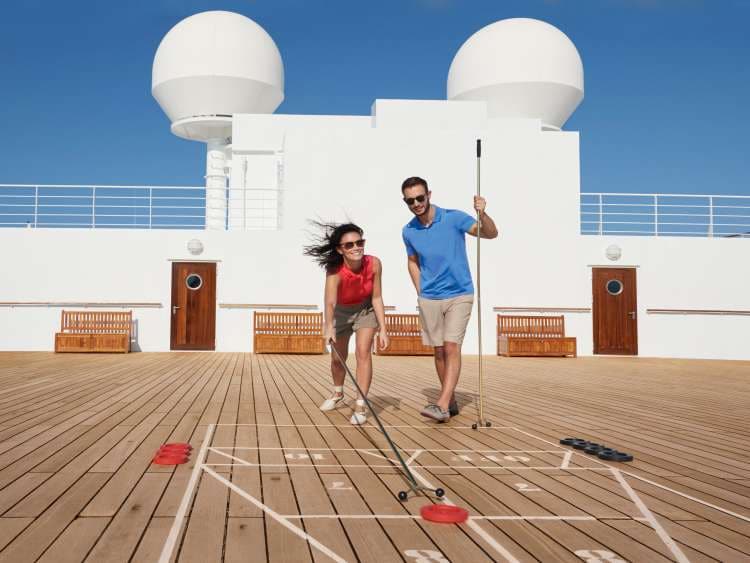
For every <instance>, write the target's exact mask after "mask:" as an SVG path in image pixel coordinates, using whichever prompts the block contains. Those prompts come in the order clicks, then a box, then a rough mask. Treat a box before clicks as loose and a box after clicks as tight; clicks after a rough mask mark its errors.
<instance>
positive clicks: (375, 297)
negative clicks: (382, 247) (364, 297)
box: [372, 257, 389, 349]
mask: <svg viewBox="0 0 750 563" xmlns="http://www.w3.org/2000/svg"><path fill="white" fill-rule="evenodd" d="M373 274H374V278H373V282H372V308H373V309H374V310H375V317H376V318H377V319H378V326H379V327H380V329H379V330H378V339H379V340H380V348H381V349H382V348H387V347H388V343H389V339H388V334H387V333H386V328H385V306H384V305H383V284H382V280H383V264H382V262H381V261H380V259H379V258H375V257H373Z"/></svg>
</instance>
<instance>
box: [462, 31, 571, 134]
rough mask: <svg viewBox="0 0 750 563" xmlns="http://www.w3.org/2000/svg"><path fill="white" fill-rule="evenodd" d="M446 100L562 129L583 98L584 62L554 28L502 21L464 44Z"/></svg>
mask: <svg viewBox="0 0 750 563" xmlns="http://www.w3.org/2000/svg"><path fill="white" fill-rule="evenodd" d="M448 99H449V100H474V101H485V102H487V111H488V115H489V116H490V117H521V118H535V119H541V121H542V126H543V127H544V128H545V129H560V127H562V125H563V124H564V123H565V122H566V121H567V119H568V118H569V117H570V116H571V114H572V113H573V111H575V109H576V107H578V104H580V103H581V100H582V99H583V63H582V62H581V57H580V55H579V54H578V50H577V49H576V47H575V45H574V44H573V42H572V41H571V40H570V39H568V36H567V35H565V34H564V33H563V32H562V31H560V30H559V29H557V28H556V27H554V26H552V25H550V24H548V23H546V22H543V21H539V20H535V19H529V18H512V19H507V20H500V21H497V22H495V23H493V24H490V25H488V26H486V27H483V28H482V29H480V30H479V31H477V32H476V33H475V34H474V35H472V36H471V37H469V39H468V40H467V41H466V42H465V43H464V44H463V45H461V48H460V49H459V50H458V52H457V53H456V56H455V57H454V58H453V62H452V63H451V67H450V70H449V71H448Z"/></svg>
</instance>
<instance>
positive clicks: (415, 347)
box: [375, 313, 434, 356]
mask: <svg viewBox="0 0 750 563" xmlns="http://www.w3.org/2000/svg"><path fill="white" fill-rule="evenodd" d="M385 330H386V333H387V334H388V337H389V338H390V340H391V344H390V346H388V348H387V349H385V350H379V349H378V347H377V342H376V343H375V353H376V354H377V355H378V356H432V355H433V353H434V351H433V348H432V346H425V345H424V344H422V331H421V328H420V325H419V315H414V314H408V315H406V314H397V313H386V315H385Z"/></svg>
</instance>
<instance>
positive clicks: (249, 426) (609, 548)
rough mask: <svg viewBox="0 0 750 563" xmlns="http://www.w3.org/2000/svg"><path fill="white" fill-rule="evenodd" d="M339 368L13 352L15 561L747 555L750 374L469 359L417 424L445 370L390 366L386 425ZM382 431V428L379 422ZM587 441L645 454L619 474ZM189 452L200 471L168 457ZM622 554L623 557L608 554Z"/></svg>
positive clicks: (1, 394) (232, 359) (654, 365)
mask: <svg viewBox="0 0 750 563" xmlns="http://www.w3.org/2000/svg"><path fill="white" fill-rule="evenodd" d="M328 362H329V358H328V356H277V355H262V356H259V355H252V354H239V353H237V354H233V353H133V354H127V355H79V354H66V355H54V354H51V353H41V352H40V353H2V354H0V561H3V562H4V561H9V562H13V563H17V562H24V561H37V560H39V561H45V562H53V561H54V562H66V561H84V560H88V561H97V562H98V561H129V560H130V561H149V562H153V561H164V562H167V561H170V560H179V561H195V562H202V563H205V562H212V561H222V560H223V561H264V560H267V561H274V562H278V561H295V562H304V561H313V560H315V561H330V560H334V561H366V562H375V561H377V562H386V561H406V562H412V563H414V562H426V561H431V562H434V561H454V562H472V563H475V562H479V561H534V560H539V561H581V560H584V561H633V562H635V561H644V562H649V563H651V562H660V561H695V562H698V561H748V560H750V440H749V439H748V436H749V435H750V418H749V417H748V412H750V362H730V361H698V360H663V359H648V358H604V357H593V358H591V357H588V358H576V359H552V358H550V359H547V358H512V359H509V358H498V357H488V358H486V359H485V361H484V372H485V394H486V396H485V417H486V418H487V419H488V420H490V421H491V423H492V426H491V427H489V428H481V429H478V430H473V429H472V428H471V424H472V423H473V422H475V420H476V408H475V404H476V397H477V375H476V373H477V363H476V357H471V356H469V357H465V359H464V370H463V375H462V378H461V381H460V386H459V393H458V400H459V405H460V407H461V409H462V410H461V414H460V415H459V416H457V417H454V418H453V419H451V420H450V421H449V422H448V423H445V424H435V423H432V422H430V421H427V420H426V419H423V418H422V417H420V416H419V413H418V411H419V409H420V408H421V407H422V406H423V405H424V404H425V403H426V402H427V401H428V400H430V399H433V398H434V397H435V394H436V391H437V385H436V383H437V380H436V376H435V374H434V369H433V367H432V361H431V359H430V358H395V357H376V358H374V364H375V376H374V382H373V387H372V390H371V399H372V400H373V402H374V405H375V408H376V409H377V411H378V412H379V414H380V416H381V417H382V420H383V422H384V424H386V426H387V430H388V432H389V434H390V435H391V437H392V438H393V439H394V441H395V442H396V443H397V444H398V445H399V446H400V448H401V449H402V451H403V455H404V458H405V460H406V463H407V464H408V465H409V467H410V470H411V471H412V472H413V475H414V477H415V479H416V480H417V481H418V482H419V483H420V484H422V485H425V486H431V487H442V488H444V489H445V491H446V496H445V499H444V501H446V502H451V503H455V504H456V505H458V506H461V507H464V508H466V509H467V510H468V511H469V514H470V518H469V520H468V521H466V522H465V523H463V524H458V525H456V524H437V523H432V522H428V521H426V520H423V519H422V518H421V517H420V508H421V507H422V506H424V505H426V504H429V503H432V502H434V499H432V498H430V497H428V496H425V495H416V496H415V495H411V496H410V498H409V500H407V501H406V502H403V503H402V502H400V501H399V500H398V499H397V498H396V493H397V492H398V491H400V490H402V489H405V488H406V481H405V479H404V477H403V473H402V470H401V469H400V467H399V466H398V464H397V462H396V459H395V457H394V454H393V453H392V452H391V451H390V450H389V449H388V448H387V444H386V442H385V440H384V438H383V436H382V434H381V433H380V431H379V430H378V429H377V427H376V426H374V425H372V424H370V423H369V422H368V425H366V426H364V427H361V428H358V427H353V426H352V425H351V424H350V423H349V421H348V419H349V416H350V413H351V411H350V405H351V404H352V402H353V395H352V393H351V385H348V386H347V396H348V400H347V406H344V407H342V408H340V409H338V410H336V411H333V412H329V413H323V412H321V411H320V410H318V408H317V406H318V404H319V403H320V402H322V400H323V399H324V398H326V397H327V396H328V394H329V392H330V375H329V371H328ZM370 420H372V418H371V419H370ZM568 436H575V437H581V438H585V439H587V440H592V441H596V442H599V443H605V444H607V445H610V446H612V447H615V448H617V449H620V450H623V451H627V452H629V453H632V454H633V455H634V456H635V459H634V461H632V462H628V463H614V462H604V461H602V460H599V459H598V458H596V457H593V456H590V455H586V454H584V453H582V452H580V451H579V450H575V451H574V450H572V449H571V448H568V447H565V446H561V445H560V444H559V439H560V438H562V437H568ZM168 442H190V443H191V444H192V446H193V447H194V450H193V451H192V454H191V456H190V460H189V462H188V463H185V464H182V465H177V466H162V465H156V464H154V463H152V458H153V457H154V455H155V453H156V451H157V449H158V448H159V446H160V445H162V444H163V443H168ZM608 554H609V555H608Z"/></svg>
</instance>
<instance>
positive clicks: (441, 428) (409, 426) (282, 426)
mask: <svg viewBox="0 0 750 563" xmlns="http://www.w3.org/2000/svg"><path fill="white" fill-rule="evenodd" d="M214 426H270V427H273V428H349V429H350V430H351V429H357V428H375V429H376V430H380V428H379V427H378V426H375V425H374V424H360V425H357V426H354V425H352V424H250V423H247V424H215V425H214ZM383 426H384V427H385V428H419V429H424V428H427V429H429V430H473V428H472V427H471V426H446V425H445V424H441V425H439V426H438V424H435V425H431V426H427V425H425V426H411V425H409V424H402V425H394V426H389V425H387V424H384V425H383ZM491 429H492V430H515V429H516V427H515V426H492V427H491Z"/></svg>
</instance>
